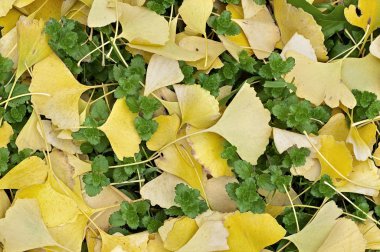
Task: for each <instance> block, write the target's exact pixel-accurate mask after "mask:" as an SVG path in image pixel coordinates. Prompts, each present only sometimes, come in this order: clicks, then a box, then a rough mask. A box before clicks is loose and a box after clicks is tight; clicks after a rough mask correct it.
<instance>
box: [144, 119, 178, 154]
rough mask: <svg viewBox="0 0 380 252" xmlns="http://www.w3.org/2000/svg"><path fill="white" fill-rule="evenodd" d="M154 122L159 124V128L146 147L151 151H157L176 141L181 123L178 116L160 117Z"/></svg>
mask: <svg viewBox="0 0 380 252" xmlns="http://www.w3.org/2000/svg"><path fill="white" fill-rule="evenodd" d="M153 120H154V121H156V122H157V123H158V128H157V130H156V132H154V134H153V135H152V137H151V138H150V139H149V141H147V142H146V146H147V147H148V148H149V150H153V151H156V150H159V149H160V148H162V147H164V146H165V145H166V144H168V143H170V142H172V141H174V140H175V139H176V137H177V132H178V130H179V126H180V123H181V122H180V119H179V117H178V116H177V115H176V114H172V115H160V116H157V117H156V118H154V119H153Z"/></svg>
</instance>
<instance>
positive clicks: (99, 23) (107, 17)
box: [87, 0, 121, 27]
mask: <svg viewBox="0 0 380 252" xmlns="http://www.w3.org/2000/svg"><path fill="white" fill-rule="evenodd" d="M120 14H121V13H120V10H119V16H120ZM116 19H117V15H116V8H109V7H108V0H94V1H93V2H92V5H91V9H90V13H89V14H88V18H87V26H88V27H103V26H106V25H109V24H111V23H113V22H116Z"/></svg>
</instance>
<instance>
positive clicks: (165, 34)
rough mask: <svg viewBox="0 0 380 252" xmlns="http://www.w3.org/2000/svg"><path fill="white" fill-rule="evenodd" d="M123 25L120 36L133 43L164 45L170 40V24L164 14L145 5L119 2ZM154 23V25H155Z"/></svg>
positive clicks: (120, 20)
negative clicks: (161, 14)
mask: <svg viewBox="0 0 380 252" xmlns="http://www.w3.org/2000/svg"><path fill="white" fill-rule="evenodd" d="M118 8H119V11H120V12H121V16H120V18H119V22H120V24H121V25H122V27H123V32H122V33H121V34H120V37H123V38H125V39H127V40H128V41H129V42H130V43H132V44H143V45H164V44H165V43H166V42H168V40H169V25H168V22H167V21H166V19H165V18H164V17H163V16H160V15H158V14H157V13H156V12H154V11H151V10H149V9H148V8H145V7H140V6H132V5H129V4H126V3H120V4H118ZM153 24H154V25H153Z"/></svg>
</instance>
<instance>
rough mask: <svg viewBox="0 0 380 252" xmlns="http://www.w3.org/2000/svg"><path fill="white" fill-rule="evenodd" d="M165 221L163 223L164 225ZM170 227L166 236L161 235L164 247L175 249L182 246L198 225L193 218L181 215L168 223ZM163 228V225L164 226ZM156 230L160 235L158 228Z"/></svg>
mask: <svg viewBox="0 0 380 252" xmlns="http://www.w3.org/2000/svg"><path fill="white" fill-rule="evenodd" d="M165 224H166V222H165V223H164V226H165ZM169 225H170V226H171V228H170V229H169V230H170V231H169V232H168V233H167V235H166V237H162V236H161V238H162V240H163V242H164V247H165V248H166V249H168V250H170V251H177V250H178V249H180V248H181V247H182V246H184V245H185V244H186V243H187V242H188V241H189V240H190V239H191V237H193V235H194V234H195V233H196V232H197V230H198V225H197V223H196V221H195V220H194V219H191V218H189V217H182V218H180V219H178V220H176V221H175V222H174V224H171V223H170V224H169ZM164 228H165V227H164ZM158 232H159V233H160V235H161V232H160V229H159V230H158Z"/></svg>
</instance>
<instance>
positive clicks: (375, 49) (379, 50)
mask: <svg viewBox="0 0 380 252" xmlns="http://www.w3.org/2000/svg"><path fill="white" fill-rule="evenodd" d="M369 52H370V53H371V54H372V55H373V56H375V57H376V58H378V59H380V36H377V37H376V39H375V40H374V41H372V43H371V46H370V47H369Z"/></svg>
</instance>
